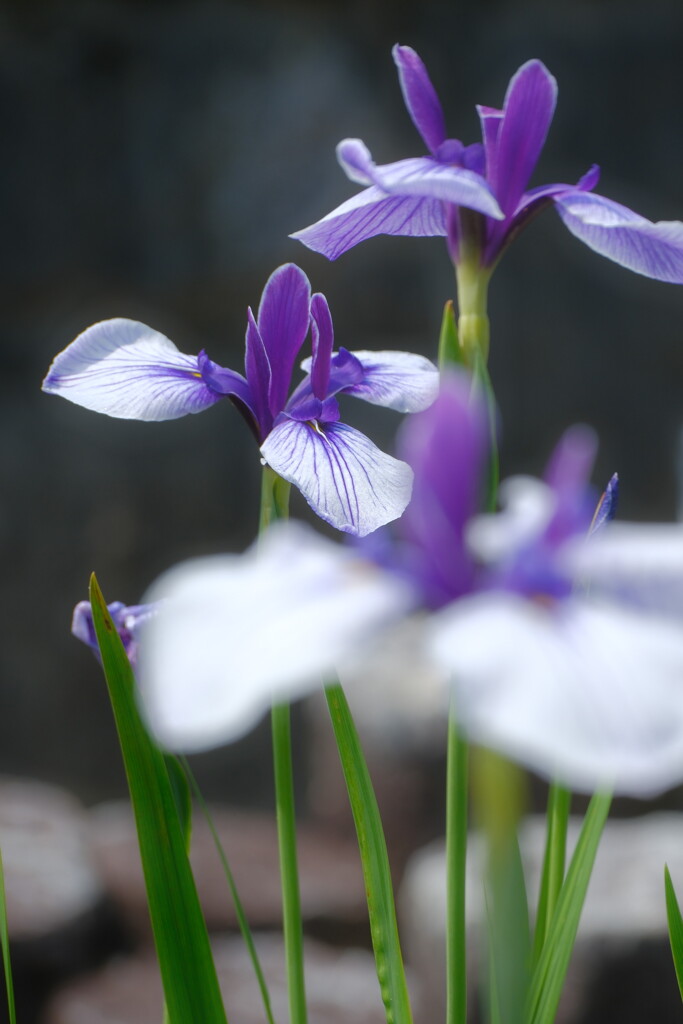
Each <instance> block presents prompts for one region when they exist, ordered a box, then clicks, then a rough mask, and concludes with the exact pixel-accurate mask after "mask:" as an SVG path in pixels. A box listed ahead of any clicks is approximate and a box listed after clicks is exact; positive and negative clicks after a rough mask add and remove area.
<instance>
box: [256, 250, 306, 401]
mask: <svg viewBox="0 0 683 1024" xmlns="http://www.w3.org/2000/svg"><path fill="white" fill-rule="evenodd" d="M310 307H311V286H310V283H309V281H308V278H307V277H306V275H305V274H304V272H303V270H300V269H299V267H297V266H296V265H295V264H294V263H286V264H284V265H283V266H281V267H278V268H277V270H274V271H273V273H272V274H271V275H270V277H269V278H268V280H267V282H266V286H265V288H264V289H263V295H262V296H261V303H260V305H259V310H258V329H259V332H260V335H261V338H262V339H263V344H264V346H265V350H266V353H267V355H268V362H269V364H270V371H271V382H270V396H269V399H270V401H269V404H270V411H271V413H272V414H273V416H277V414H278V413H280V412H282V410H283V409H284V407H285V402H286V401H287V395H288V394H289V386H290V383H291V380H292V370H293V369H294V362H295V360H296V357H297V355H298V354H299V349H300V348H301V346H302V345H303V343H304V339H305V337H306V335H307V334H308V327H309V322H310Z"/></svg>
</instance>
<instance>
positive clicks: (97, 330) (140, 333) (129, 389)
mask: <svg viewBox="0 0 683 1024" xmlns="http://www.w3.org/2000/svg"><path fill="white" fill-rule="evenodd" d="M43 391H46V392H48V393H49V394H53V395H61V397H62V398H66V399H68V400H69V401H70V402H75V403H76V404H77V405H82V406H83V407H84V408H86V409H92V410H93V411H94V412H101V413H106V415H108V416H116V417H118V418H120V419H134V420H172V419H177V418H178V417H179V416H185V415H187V414H188V413H195V412H201V411H202V410H203V409H207V408H208V407H209V406H210V405H213V404H214V403H215V402H217V401H219V399H220V398H221V397H222V395H220V394H217V393H216V392H215V391H213V390H212V389H211V388H210V387H209V386H208V385H207V384H206V382H205V381H204V379H203V378H202V375H201V372H200V370H199V365H198V360H197V356H187V355H184V354H183V353H182V352H179V351H178V349H177V348H176V347H175V345H174V344H173V342H172V341H169V339H168V338H166V337H165V336H164V335H163V334H160V333H159V332H158V331H154V330H152V328H151V327H147V326H146V325H145V324H141V323H138V322H137V321H135V320H125V319H114V320H103V321H101V322H100V323H97V324H93V326H92V327H89V328H88V329H87V330H86V331H83V333H82V334H79V336H78V337H77V338H76V339H75V341H72V342H71V344H70V345H68V346H67V348H65V349H64V351H63V352H60V353H59V355H58V356H57V357H56V358H55V360H54V362H53V363H52V366H51V367H50V369H49V371H48V374H47V376H46V378H45V380H44V381H43Z"/></svg>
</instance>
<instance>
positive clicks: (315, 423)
mask: <svg viewBox="0 0 683 1024" xmlns="http://www.w3.org/2000/svg"><path fill="white" fill-rule="evenodd" d="M306 424H307V426H309V427H311V428H312V429H313V430H315V432H316V434H320V436H321V437H322V439H323V441H327V443H328V444H330V439H329V437H327V435H326V434H325V432H324V431H323V430H321V429H320V424H319V423H318V421H317V420H306Z"/></svg>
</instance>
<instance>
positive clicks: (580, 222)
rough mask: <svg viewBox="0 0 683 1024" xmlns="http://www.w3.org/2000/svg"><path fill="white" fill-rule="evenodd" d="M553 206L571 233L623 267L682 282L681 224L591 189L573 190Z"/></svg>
mask: <svg viewBox="0 0 683 1024" xmlns="http://www.w3.org/2000/svg"><path fill="white" fill-rule="evenodd" d="M555 208H556V210H557V212H558V213H559V215H560V217H561V218H562V220H563V221H564V223H565V225H566V227H568V228H569V230H570V231H571V233H572V234H573V235H576V237H577V238H579V239H580V240H581V241H582V242H585V243H586V245H587V246H588V247H589V248H590V249H593V250H594V251H595V252H597V253H600V255H601V256H606V257H607V258H608V259H610V260H613V261H614V263H619V264H620V265H621V266H622V267H627V268H628V269H629V270H633V271H635V272H636V273H637V274H644V275H645V277H654V278H656V280H658V281H669V282H671V283H672V284H683V224H682V223H681V222H680V221H658V222H657V223H654V224H653V222H652V221H649V220H646V218H645V217H641V216H640V215H639V214H637V213H634V212H633V210H629V209H628V207H626V206H622V205H621V204H620V203H615V202H613V200H611V199H605V197H604V196H598V195H595V193H592V192H580V191H577V192H572V193H569V194H568V195H563V196H561V197H559V198H558V199H556V200H555Z"/></svg>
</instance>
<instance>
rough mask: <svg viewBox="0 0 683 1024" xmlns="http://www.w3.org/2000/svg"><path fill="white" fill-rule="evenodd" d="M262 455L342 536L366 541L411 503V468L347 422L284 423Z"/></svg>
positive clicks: (278, 425)
mask: <svg viewBox="0 0 683 1024" xmlns="http://www.w3.org/2000/svg"><path fill="white" fill-rule="evenodd" d="M261 454H262V455H263V458H264V459H265V460H266V462H267V463H268V465H269V466H270V467H271V468H272V469H274V470H275V472H276V473H278V474H279V475H280V476H281V477H283V478H284V479H285V480H289V482H290V483H293V484H294V485H295V486H296V487H298V489H299V490H300V491H301V493H302V494H303V496H304V498H305V499H306V501H307V502H308V504H309V505H310V506H311V508H312V509H313V511H314V512H315V513H316V514H317V515H319V516H320V518H321V519H323V520H324V521H325V522H326V523H329V524H330V525H331V526H334V527H335V528H336V529H337V530H343V531H344V532H345V533H352V534H355V535H356V536H359V537H364V536H366V534H368V533H372V532H373V530H376V529H377V528H378V527H380V526H384V525H385V523H390V522H392V521H393V520H394V519H398V517H399V516H400V515H402V513H403V511H404V510H405V508H406V505H407V504H408V502H409V501H410V492H411V489H412V483H413V473H412V470H411V469H410V467H409V466H408V465H406V463H405V462H399V460H398V459H394V458H392V457H391V456H390V455H386V454H385V453H384V452H382V451H380V450H379V448H377V447H376V446H375V445H374V444H373V443H372V441H370V439H369V438H367V437H366V436H365V434H361V433H360V431H358V430H354V428H353V427H349V426H347V424H345V423H329V424H319V423H317V422H315V421H313V422H301V421H299V420H294V419H289V418H283V420H282V422H280V423H278V424H277V425H276V426H275V427H274V428H273V430H272V431H271V433H270V434H269V436H268V437H267V438H266V440H265V442H264V443H263V445H262V446H261Z"/></svg>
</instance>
